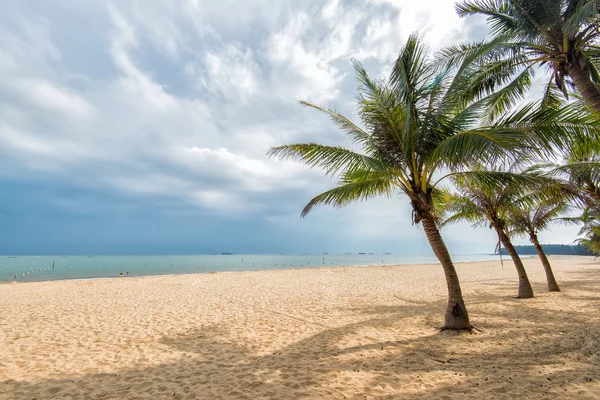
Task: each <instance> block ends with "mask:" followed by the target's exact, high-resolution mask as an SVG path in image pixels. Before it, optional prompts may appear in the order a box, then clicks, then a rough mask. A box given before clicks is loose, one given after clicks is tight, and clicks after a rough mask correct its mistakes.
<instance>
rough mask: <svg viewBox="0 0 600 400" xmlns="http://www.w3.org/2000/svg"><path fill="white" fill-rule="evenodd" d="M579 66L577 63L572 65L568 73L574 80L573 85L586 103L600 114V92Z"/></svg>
mask: <svg viewBox="0 0 600 400" xmlns="http://www.w3.org/2000/svg"><path fill="white" fill-rule="evenodd" d="M578 64H579V63H578V62H577V61H575V62H573V63H571V65H570V66H569V68H568V69H567V70H566V72H567V73H568V74H569V76H570V77H571V78H572V79H573V83H574V84H575V87H576V88H577V90H578V91H579V93H581V96H583V99H584V100H585V103H586V104H587V105H588V106H589V107H591V108H593V109H594V110H595V111H598V112H600V90H598V88H597V87H596V85H594V82H592V81H591V80H590V78H589V76H588V75H587V74H586V73H585V71H584V70H583V69H581V67H580V66H579V65H578Z"/></svg>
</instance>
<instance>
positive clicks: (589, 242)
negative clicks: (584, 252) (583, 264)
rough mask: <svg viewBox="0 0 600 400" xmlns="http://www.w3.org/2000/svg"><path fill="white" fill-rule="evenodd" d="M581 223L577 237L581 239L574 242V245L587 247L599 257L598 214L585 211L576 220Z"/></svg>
mask: <svg viewBox="0 0 600 400" xmlns="http://www.w3.org/2000/svg"><path fill="white" fill-rule="evenodd" d="M578 220H579V222H581V223H583V227H582V228H581V230H580V231H579V235H583V237H581V238H578V239H577V240H575V243H577V244H579V245H581V246H585V247H587V248H588V249H589V250H590V251H591V252H592V253H594V254H596V256H599V255H600V212H598V211H597V210H591V209H586V210H584V212H583V214H582V215H581V216H580V217H579V218H578Z"/></svg>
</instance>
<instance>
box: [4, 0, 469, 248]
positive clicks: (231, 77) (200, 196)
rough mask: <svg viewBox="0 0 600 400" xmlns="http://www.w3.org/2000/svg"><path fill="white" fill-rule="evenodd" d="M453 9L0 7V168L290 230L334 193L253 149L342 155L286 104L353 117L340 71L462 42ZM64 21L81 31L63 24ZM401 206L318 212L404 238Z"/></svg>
mask: <svg viewBox="0 0 600 400" xmlns="http://www.w3.org/2000/svg"><path fill="white" fill-rule="evenodd" d="M292 3H293V4H292ZM452 3H453V2H449V1H446V0H436V1H428V2H421V3H419V2H407V1H404V0H402V1H400V0H399V1H370V2H349V1H342V0H330V1H328V2H327V3H324V2H321V1H317V0H310V1H309V0H307V1H306V2H304V1H303V2H291V1H282V2H272V1H267V0H257V1H248V2H239V1H234V0H224V1H219V2H214V1H208V0H205V1H201V0H187V1H182V2H179V3H177V4H174V3H173V2H172V1H167V0H161V1H158V0H157V1H152V2H148V1H141V0H140V1H132V2H121V1H115V2H112V3H106V2H105V1H103V0H90V1H89V2H84V3H81V2H78V1H76V0H57V1H56V2H53V5H52V8H51V9H48V10H47V12H45V13H42V12H41V11H40V12H36V10H34V9H30V8H27V7H25V6H21V5H20V3H14V4H8V3H7V2H4V3H2V4H1V5H0V76H2V77H3V79H1V80H0V155H1V156H2V157H5V158H6V159H9V160H10V163H11V171H10V173H11V174H15V173H17V172H15V171H23V173H25V172H26V171H32V170H33V171H36V173H37V174H44V173H46V174H48V175H47V176H48V179H55V178H57V177H60V178H61V179H66V180H69V181H71V182H75V183H76V184H78V185H82V186H94V187H101V188H104V189H105V190H110V191H116V192H118V193H121V194H123V195H126V196H143V197H160V198H169V199H175V200H178V201H181V202H184V203H186V204H190V205H193V206H194V207H198V208H202V209H206V210H208V211H211V212H219V213H225V212H227V210H229V211H231V212H235V213H238V214H244V213H246V214H248V213H259V214H261V215H269V218H270V220H271V221H287V223H290V224H292V225H293V224H300V221H297V220H296V219H297V216H298V213H299V211H300V209H301V208H302V206H303V205H304V204H305V203H306V201H308V200H309V199H310V198H311V197H312V196H314V195H315V194H317V193H319V192H320V191H322V190H325V189H326V188H327V187H330V186H331V185H332V182H331V181H330V180H329V179H328V178H324V177H322V174H321V173H320V172H319V171H312V170H308V169H307V168H305V167H304V166H301V165H299V164H295V163H283V162H279V161H276V160H269V159H267V158H266V156H265V152H266V151H267V149H268V148H269V147H270V146H274V145H277V144H281V143H288V142H292V141H309V140H314V141H321V142H325V143H330V144H337V143H343V144H347V142H344V141H343V138H342V134H341V133H340V132H337V131H335V129H334V128H333V127H332V126H331V125H330V123H329V121H328V120H327V119H326V118H324V117H323V116H321V115H318V114H317V113H315V112H314V111H312V110H306V109H304V108H302V107H300V106H299V105H298V104H297V100H298V99H306V100H309V101H314V102H317V103H322V104H323V105H325V106H327V107H331V108H336V109H339V110H342V111H344V112H348V113H349V114H350V115H352V113H353V104H352V102H353V99H354V96H353V93H354V90H355V83H354V80H353V77H352V74H353V71H352V67H351V65H350V59H351V58H353V57H356V58H358V59H360V60H362V61H366V62H367V63H368V65H369V69H370V70H371V68H372V71H373V74H374V75H379V74H381V73H382V71H384V70H385V69H386V68H388V67H389V63H390V62H391V60H393V59H394V58H395V56H396V54H397V52H398V50H399V48H400V46H401V45H402V43H403V41H404V40H405V39H406V37H408V35H409V34H410V33H411V32H412V31H413V30H416V29H421V30H423V31H424V33H423V35H424V38H425V40H426V42H427V43H429V44H430V45H431V46H432V47H433V48H439V47H440V46H443V45H446V44H451V43H453V42H454V41H457V40H462V39H464V38H465V36H466V35H467V32H468V31H467V30H466V29H465V26H466V25H465V21H464V20H459V19H458V17H457V16H456V15H455V13H454V10H453V4H452ZM72 10H76V13H77V15H79V16H81V21H86V25H85V29H79V30H78V31H74V29H75V28H76V27H79V28H81V26H82V25H78V26H76V25H74V24H73V25H71V24H65V20H64V19H61V18H62V15H63V14H68V12H70V11H72ZM41 14H44V16H41ZM9 15H10V17H8V16H9ZM78 20H79V19H78ZM92 39H93V40H92ZM80 42H83V43H86V44H87V43H92V44H93V46H92V45H90V46H89V47H86V46H85V45H84V46H80V47H73V46H74V44H75V43H80ZM73 48H77V49H79V50H78V51H80V53H77V54H76V55H75V57H74V56H73V54H72V51H73V50H72V49H73ZM88 59H89V60H93V62H89V63H84V62H83V61H85V60H88ZM0 173H4V172H0ZM399 201H400V202H402V204H404V205H403V206H402V212H397V210H396V209H395V208H394V207H388V206H389V204H394V205H395V204H397V202H396V201H395V200H394V202H393V203H389V202H388V201H387V200H382V201H376V202H372V203H371V202H369V203H365V204H362V205H359V206H356V207H357V208H354V209H352V210H348V211H330V210H322V211H319V213H320V214H319V215H327V218H324V219H323V220H329V221H335V223H336V224H338V225H337V226H343V227H344V229H347V230H349V231H351V232H353V233H352V234H353V235H354V236H355V237H361V238H364V237H367V236H368V237H381V238H383V237H385V236H386V235H388V236H389V235H390V234H392V232H396V233H397V234H398V240H401V238H402V237H404V238H406V237H409V236H411V235H413V234H414V229H416V228H408V227H409V226H410V212H406V209H407V208H408V205H407V204H408V203H407V201H406V200H405V199H403V200H399ZM292 219H293V222H290V221H292ZM313 223H314V222H313ZM294 226H295V225H294ZM322 229H334V225H332V224H330V225H329V226H325V225H322Z"/></svg>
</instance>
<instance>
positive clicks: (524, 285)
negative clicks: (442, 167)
mask: <svg viewBox="0 0 600 400" xmlns="http://www.w3.org/2000/svg"><path fill="white" fill-rule="evenodd" d="M515 179H517V180H518V179H519V177H518V176H515ZM452 180H453V184H454V185H455V186H456V188H457V191H456V192H451V191H445V192H444V193H442V194H441V196H440V200H439V201H440V204H441V205H442V210H441V211H440V215H442V216H443V218H444V220H443V221H442V226H446V225H448V224H452V223H456V222H460V221H466V222H470V223H472V224H473V226H475V227H478V226H485V225H488V226H489V227H490V228H493V229H494V230H495V231H496V234H497V235H498V241H499V245H500V243H501V244H502V246H504V248H505V249H506V251H507V252H508V254H509V255H510V257H511V259H512V261H513V263H514V264H515V268H516V269H517V274H518V276H519V291H518V295H517V297H519V298H531V297H533V288H532V287H531V283H530V282H529V277H528V276H527V271H526V270H525V267H524V265H523V262H522V261H521V258H520V257H519V254H518V253H517V251H516V250H515V247H514V246H513V244H512V242H511V240H510V237H509V233H508V229H509V227H508V215H507V214H508V212H507V211H508V209H509V207H510V206H511V204H514V203H515V202H517V201H518V199H519V198H520V197H521V194H522V193H521V185H519V184H516V183H515V182H513V183H510V182H494V181H492V182H486V181H482V180H481V179H478V177H477V176H469V175H462V176H457V177H454V178H453V179H452ZM499 245H498V250H499V251H500V248H499V247H500V246H499Z"/></svg>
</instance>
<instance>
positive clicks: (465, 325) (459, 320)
mask: <svg viewBox="0 0 600 400" xmlns="http://www.w3.org/2000/svg"><path fill="white" fill-rule="evenodd" d="M421 223H422V224H423V230H425V234H426V235H427V240H428V241H429V245H430V246H431V249H432V250H433V252H434V254H435V256H436V257H437V259H438V260H439V261H440V263H441V264H442V267H443V268H444V275H445V276H446V284H447V285H448V306H447V307H446V318H445V323H444V327H443V328H442V329H456V330H471V329H472V326H471V324H470V323H469V314H468V313H467V307H465V302H464V300H463V296H462V291H461V289H460V282H459V280H458V275H457V274H456V269H455V268H454V264H453V263H452V259H451V258H450V253H448V248H447V247H446V244H445V243H444V240H443V239H442V236H441V235H440V231H439V229H438V227H437V225H436V224H435V221H434V220H433V219H432V218H431V217H429V218H424V219H422V220H421Z"/></svg>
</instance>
